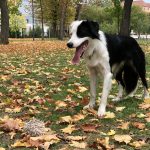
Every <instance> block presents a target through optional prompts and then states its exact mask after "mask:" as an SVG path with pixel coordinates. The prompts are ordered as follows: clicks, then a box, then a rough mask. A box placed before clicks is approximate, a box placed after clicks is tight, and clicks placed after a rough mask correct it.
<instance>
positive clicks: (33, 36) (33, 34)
mask: <svg viewBox="0 0 150 150" xmlns="http://www.w3.org/2000/svg"><path fill="white" fill-rule="evenodd" d="M31 3H32V29H33V31H32V38H33V41H34V40H35V39H34V38H35V29H34V3H33V0H32V1H31Z"/></svg>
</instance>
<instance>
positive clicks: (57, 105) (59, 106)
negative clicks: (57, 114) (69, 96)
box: [55, 101, 67, 110]
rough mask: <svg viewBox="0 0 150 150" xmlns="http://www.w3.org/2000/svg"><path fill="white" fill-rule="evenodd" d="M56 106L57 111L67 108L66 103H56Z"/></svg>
mask: <svg viewBox="0 0 150 150" xmlns="http://www.w3.org/2000/svg"><path fill="white" fill-rule="evenodd" d="M55 105H56V108H55V109H56V110H57V109H59V108H62V107H67V103H65V102H64V101H56V102H55Z"/></svg>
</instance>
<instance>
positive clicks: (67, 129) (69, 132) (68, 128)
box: [61, 125, 76, 134]
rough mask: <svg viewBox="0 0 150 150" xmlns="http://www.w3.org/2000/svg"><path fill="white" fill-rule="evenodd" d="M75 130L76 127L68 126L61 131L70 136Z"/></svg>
mask: <svg viewBox="0 0 150 150" xmlns="http://www.w3.org/2000/svg"><path fill="white" fill-rule="evenodd" d="M75 130H76V128H75V125H68V126H67V127H66V128H64V129H61V131H62V132H64V133H68V134H71V133H72V132H73V131H75Z"/></svg>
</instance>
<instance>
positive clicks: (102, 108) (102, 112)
mask: <svg viewBox="0 0 150 150" xmlns="http://www.w3.org/2000/svg"><path fill="white" fill-rule="evenodd" d="M105 113H106V107H105V106H104V105H101V106H100V107H99V109H98V117H99V118H103V117H104V116H105Z"/></svg>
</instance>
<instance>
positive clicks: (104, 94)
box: [98, 72, 112, 117]
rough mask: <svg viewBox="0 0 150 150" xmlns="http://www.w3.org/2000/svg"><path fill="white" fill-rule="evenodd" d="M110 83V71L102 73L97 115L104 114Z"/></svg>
mask: <svg viewBox="0 0 150 150" xmlns="http://www.w3.org/2000/svg"><path fill="white" fill-rule="evenodd" d="M111 84H112V73H111V72H107V73H105V74H104V83H103V91H102V97H101V102H100V106H99V109H98V116H99V117H102V116H104V115H105V112H106V104H107V98H108V94H109V91H110V89H111Z"/></svg>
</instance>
